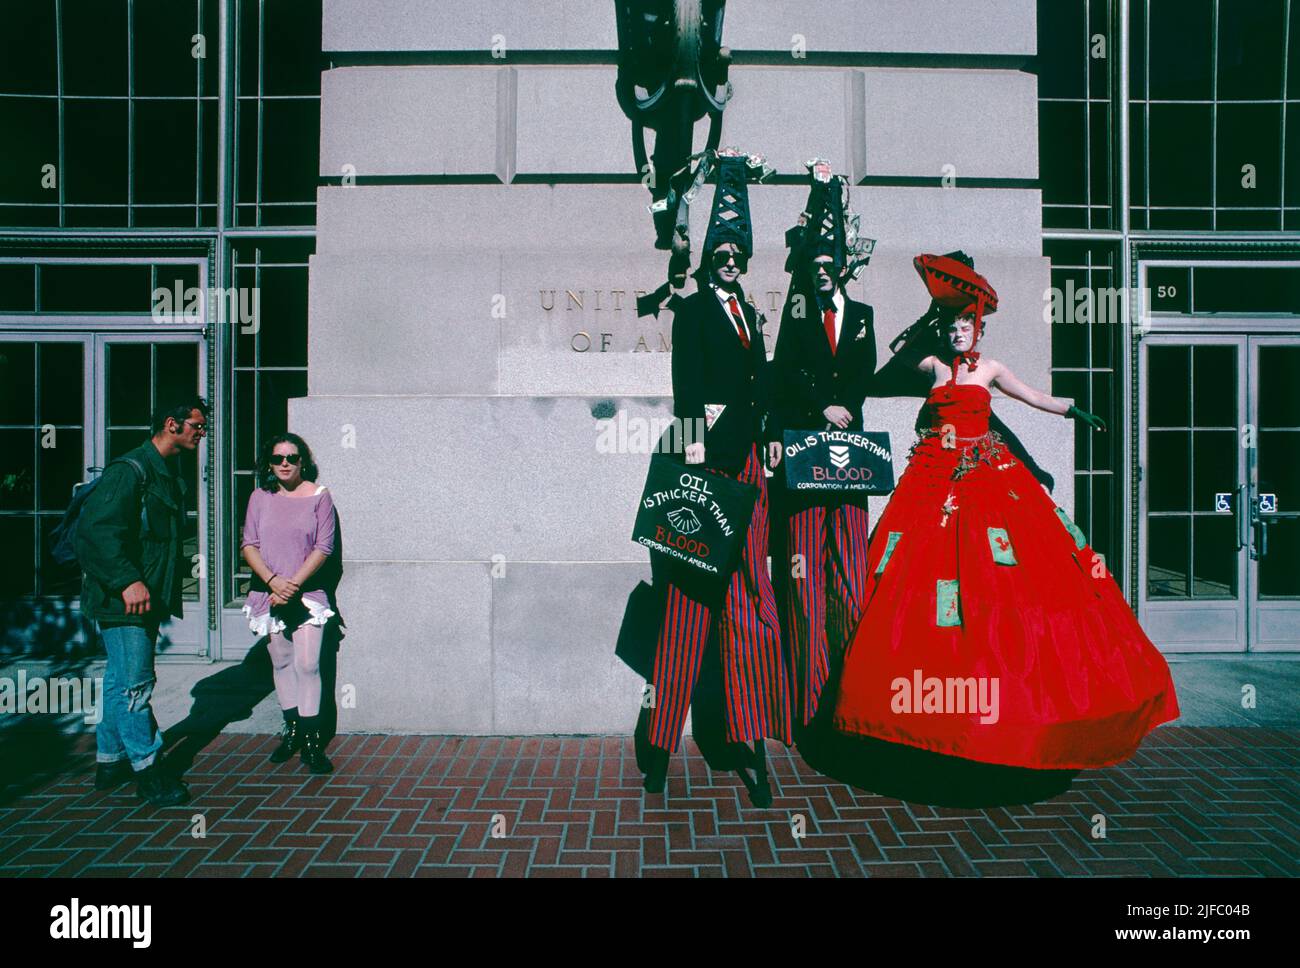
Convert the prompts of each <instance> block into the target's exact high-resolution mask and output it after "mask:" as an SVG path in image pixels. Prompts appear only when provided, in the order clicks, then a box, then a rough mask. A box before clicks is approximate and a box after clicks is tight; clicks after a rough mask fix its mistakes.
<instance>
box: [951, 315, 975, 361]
mask: <svg viewBox="0 0 1300 968" xmlns="http://www.w3.org/2000/svg"><path fill="white" fill-rule="evenodd" d="M944 338H945V339H946V340H947V341H948V348H949V349H951V350H952V351H953V352H954V353H967V352H969V351H970V350H971V348H972V347H973V346H974V345H975V320H974V319H972V318H971V317H970V316H958V317H957V318H956V319H954V320H953V321H952V322H950V323H949V324H948V325H947V327H946V328H945V329H944Z"/></svg>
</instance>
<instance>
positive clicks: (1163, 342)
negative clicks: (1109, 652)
mask: <svg viewBox="0 0 1300 968" xmlns="http://www.w3.org/2000/svg"><path fill="white" fill-rule="evenodd" d="M1152 346H1157V347H1158V346H1189V347H1190V346H1236V347H1239V351H1238V358H1237V367H1238V374H1239V377H1238V380H1237V418H1238V420H1239V421H1240V422H1241V423H1245V422H1246V419H1247V415H1248V413H1249V410H1248V408H1249V405H1250V403H1249V400H1250V387H1249V386H1248V370H1249V366H1250V364H1249V361H1248V359H1247V354H1248V352H1249V337H1248V336H1247V334H1245V333H1241V334H1228V333H1186V332H1183V333H1159V334H1151V335H1148V336H1147V337H1146V338H1144V339H1143V340H1142V343H1141V346H1140V347H1139V355H1138V387H1139V393H1138V434H1137V438H1138V439H1137V440H1136V441H1135V451H1136V456H1137V468H1136V470H1137V481H1138V483H1137V491H1138V496H1137V497H1138V515H1137V564H1138V574H1137V587H1136V588H1135V589H1134V592H1135V597H1136V598H1137V602H1138V614H1139V615H1140V616H1142V623H1143V626H1144V628H1145V629H1146V632H1147V634H1148V635H1149V636H1150V637H1151V639H1152V641H1154V642H1155V643H1156V645H1157V646H1159V647H1160V649H1161V651H1162V652H1247V651H1249V650H1250V649H1249V642H1250V640H1249V636H1248V605H1247V600H1248V595H1249V587H1248V585H1247V581H1248V578H1249V574H1248V569H1247V568H1246V564H1245V558H1246V556H1245V555H1244V554H1243V553H1242V552H1243V549H1244V547H1245V546H1244V544H1242V543H1241V538H1240V536H1241V534H1242V533H1243V526H1244V520H1243V519H1244V514H1245V503H1244V501H1243V499H1242V485H1243V483H1244V482H1245V481H1246V480H1247V478H1246V473H1247V471H1246V455H1245V454H1244V452H1243V451H1244V448H1240V447H1239V448H1238V455H1237V469H1236V486H1235V487H1234V488H1233V492H1234V496H1233V516H1234V519H1236V522H1237V534H1238V548H1237V559H1238V560H1237V596H1236V599H1235V601H1234V600H1230V599H1199V600H1198V599H1191V598H1186V599H1184V598H1175V599H1165V598H1151V597H1150V596H1149V595H1148V594H1147V590H1148V583H1147V564H1148V561H1147V558H1148V555H1147V551H1148V548H1149V540H1150V539H1149V536H1148V534H1147V531H1148V528H1147V521H1148V517H1147V514H1148V512H1147V508H1148V505H1149V495H1148V488H1149V487H1150V475H1149V474H1146V473H1144V472H1143V471H1144V468H1146V466H1147V464H1148V454H1147V434H1148V430H1149V428H1148V425H1147V393H1146V390H1147V387H1148V386H1149V381H1148V367H1149V359H1148V351H1149V349H1150V347H1152ZM1238 432H1240V427H1238ZM1193 520H1195V519H1194V518H1193ZM1193 540H1194V538H1193ZM1190 566H1191V562H1190V561H1189V567H1190ZM1192 577H1193V576H1192V575H1191V574H1189V575H1188V582H1189V592H1190V582H1191V581H1192ZM1214 602H1218V603H1219V604H1218V605H1215V604H1212V603H1214ZM1230 602H1231V603H1232V604H1231V608H1229V607H1228V606H1229V603H1230ZM1189 607H1191V608H1196V609H1197V610H1198V611H1200V612H1202V613H1204V612H1220V613H1224V612H1227V611H1231V612H1234V613H1235V616H1234V619H1233V628H1234V632H1233V635H1232V637H1231V638H1212V639H1207V640H1205V641H1201V642H1196V641H1188V640H1181V641H1177V642H1169V641H1168V640H1167V636H1168V634H1169V633H1170V632H1171V631H1172V628H1171V627H1169V626H1165V627H1163V628H1162V627H1161V626H1162V620H1163V622H1169V623H1170V625H1171V624H1172V620H1173V617H1174V616H1176V615H1180V614H1182V613H1185V612H1186V611H1187V610H1188V609H1189ZM1162 638H1164V639H1166V640H1165V641H1161V639H1162Z"/></svg>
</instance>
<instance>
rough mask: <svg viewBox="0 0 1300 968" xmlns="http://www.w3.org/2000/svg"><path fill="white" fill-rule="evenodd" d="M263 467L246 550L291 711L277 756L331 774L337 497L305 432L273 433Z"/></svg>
mask: <svg viewBox="0 0 1300 968" xmlns="http://www.w3.org/2000/svg"><path fill="white" fill-rule="evenodd" d="M257 471H258V474H257V480H258V485H259V486H258V488H257V490H255V491H253V494H252V497H250V498H249V499H248V513H247V514H246V515H245V516H244V539H243V543H242V550H243V554H244V560H245V561H247V562H248V565H249V567H250V568H252V569H253V576H254V577H253V586H252V587H251V588H250V589H249V592H248V601H247V604H245V605H244V614H245V615H247V616H248V627H249V628H251V629H252V630H253V632H254V633H255V634H257V635H259V636H261V635H267V636H270V640H269V643H268V645H267V650H268V651H269V652H270V654H271V665H272V667H273V671H274V676H275V693H276V697H277V698H278V699H279V700H280V708H281V709H282V710H283V711H284V730H283V732H282V733H281V735H280V745H279V746H277V747H276V749H275V750H274V752H272V753H271V762H273V763H283V762H284V761H285V760H287V759H289V758H290V757H291V756H293V754H294V753H295V752H297V751H299V750H301V752H302V761H303V762H304V763H305V764H306V765H307V767H308V768H309V769H310V770H311V772H313V773H329V772H330V771H332V770H333V769H334V767H333V764H331V763H330V761H329V759H328V757H326V756H325V745H324V743H323V742H322V739H321V731H320V699H321V679H320V654H321V642H322V640H323V638H324V632H325V626H326V624H327V623H328V622H329V620H330V619H331V618H333V617H334V611H333V609H331V608H330V593H329V589H328V588H326V587H325V584H324V582H323V580H322V579H323V578H324V576H323V575H322V573H321V571H320V568H321V565H323V564H325V562H326V560H327V559H328V558H329V556H330V555H331V554H333V552H334V534H335V517H334V502H333V500H332V499H331V498H330V495H329V492H328V491H327V490H325V488H324V486H323V485H318V484H317V483H316V473H317V469H316V463H315V461H313V460H312V456H311V448H309V447H308V446H307V442H306V441H305V440H303V439H302V438H301V437H299V436H298V435H297V434H280V435H279V436H278V437H274V438H272V439H271V440H270V441H269V442H268V443H267V445H266V447H265V448H264V450H263V454H262V460H261V461H260V462H259V463H258V468H257Z"/></svg>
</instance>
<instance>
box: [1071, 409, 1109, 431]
mask: <svg viewBox="0 0 1300 968" xmlns="http://www.w3.org/2000/svg"><path fill="white" fill-rule="evenodd" d="M1065 415H1066V416H1067V417H1069V418H1070V419H1071V420H1077V421H1079V423H1085V424H1087V425H1088V426H1089V427H1091V428H1092V429H1093V430H1100V431H1102V432H1103V433H1104V432H1105V430H1106V421H1104V420H1102V419H1101V418H1100V417H1098V416H1097V415H1096V414H1095V413H1089V412H1088V411H1087V410H1080V409H1079V408H1078V407H1076V406H1075V405H1074V404H1070V409H1069V410H1067V411H1065Z"/></svg>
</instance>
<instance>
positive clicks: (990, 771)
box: [798, 706, 1078, 807]
mask: <svg viewBox="0 0 1300 968" xmlns="http://www.w3.org/2000/svg"><path fill="white" fill-rule="evenodd" d="M824 708H825V706H823V709H824ZM798 751H799V755H800V757H802V759H803V761H804V762H805V763H807V764H808V765H809V766H810V767H812V768H813V769H814V770H816V771H817V772H818V773H821V774H823V775H824V776H827V777H830V778H831V779H833V780H839V781H840V782H841V783H847V784H848V785H849V786H852V787H857V788H858V789H860V790H866V791H868V792H871V793H877V794H880V795H881V796H886V797H893V798H894V799H897V800H907V801H909V802H911V803H924V804H928V805H930V806H933V807H1001V806H1011V805H1013V804H1023V803H1037V802H1039V801H1041V800H1050V799H1051V798H1052V797H1055V796H1059V795H1060V794H1062V793H1064V792H1065V791H1066V790H1068V789H1069V788H1070V783H1071V781H1072V780H1073V779H1074V777H1075V776H1077V775H1078V771H1076V770H1027V769H1023V768H1020V767H1013V766H996V765H994V764H990V763H976V762H974V761H972V760H963V759H959V758H958V757H955V756H944V755H943V754H941V753H933V752H931V751H929V750H923V749H918V748H916V747H913V746H905V745H903V744H901V743H886V742H884V741H883V740H878V739H871V738H869V737H857V736H846V735H845V734H843V733H840V732H837V731H835V730H833V729H830V728H828V727H827V726H826V725H825V724H824V723H822V722H816V721H815V722H814V723H813V725H812V727H811V728H810V729H809V730H808V731H807V732H806V733H804V734H803V735H802V736H801V737H800V739H799V744H798Z"/></svg>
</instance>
